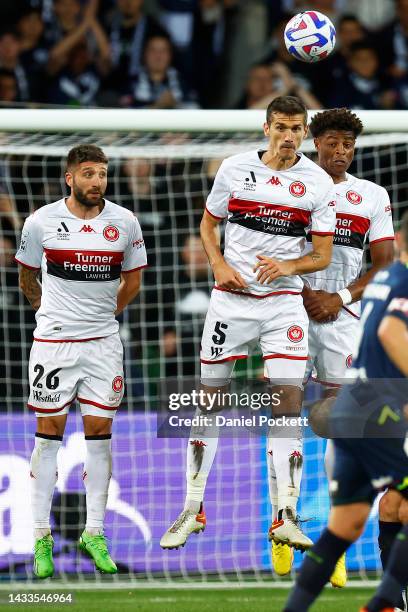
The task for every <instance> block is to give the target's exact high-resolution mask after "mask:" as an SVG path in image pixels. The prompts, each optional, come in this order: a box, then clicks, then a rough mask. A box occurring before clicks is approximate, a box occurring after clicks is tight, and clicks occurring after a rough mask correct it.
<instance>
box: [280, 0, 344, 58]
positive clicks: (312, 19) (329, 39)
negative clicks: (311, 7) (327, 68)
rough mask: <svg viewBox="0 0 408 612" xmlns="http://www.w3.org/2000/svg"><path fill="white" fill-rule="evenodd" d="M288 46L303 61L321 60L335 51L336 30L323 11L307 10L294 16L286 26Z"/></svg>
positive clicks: (285, 35)
mask: <svg viewBox="0 0 408 612" xmlns="http://www.w3.org/2000/svg"><path fill="white" fill-rule="evenodd" d="M284 37H285V44H286V48H287V50H288V51H289V53H290V54H291V55H293V57H296V59H298V60H301V61H302V62H320V60H322V59H324V58H325V57H327V56H328V55H330V53H331V52H332V51H333V49H334V46H335V44H336V30H335V27H334V25H333V24H332V22H331V21H330V19H329V18H328V17H326V15H323V13H318V12H317V11H305V12H304V13H299V14H298V15H295V16H294V17H292V19H291V20H290V21H289V22H288V24H287V25H286V28H285V34H284Z"/></svg>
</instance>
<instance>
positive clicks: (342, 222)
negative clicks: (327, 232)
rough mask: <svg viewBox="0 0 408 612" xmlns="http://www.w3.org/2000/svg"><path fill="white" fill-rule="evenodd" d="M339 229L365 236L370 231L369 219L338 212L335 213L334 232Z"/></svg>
mask: <svg viewBox="0 0 408 612" xmlns="http://www.w3.org/2000/svg"><path fill="white" fill-rule="evenodd" d="M339 228H348V229H350V230H351V231H352V232H357V233H358V234H366V233H367V232H368V230H369V229H370V219H367V218H366V217H360V216H359V215H350V214H349V213H341V212H338V213H336V230H337V229H339Z"/></svg>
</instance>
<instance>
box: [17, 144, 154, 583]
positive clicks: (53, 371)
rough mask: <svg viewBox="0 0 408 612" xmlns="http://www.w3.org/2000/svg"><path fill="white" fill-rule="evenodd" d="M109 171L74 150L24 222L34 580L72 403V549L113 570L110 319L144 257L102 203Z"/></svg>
mask: <svg viewBox="0 0 408 612" xmlns="http://www.w3.org/2000/svg"><path fill="white" fill-rule="evenodd" d="M107 169H108V160H107V158H106V156H105V154H104V153H103V151H102V150H101V149H100V148H99V147H96V146H93V145H80V146H77V147H74V148H73V149H71V151H70V152H69V153H68V158H67V170H66V174H65V179H66V182H67V185H68V186H69V187H70V189H71V194H70V196H69V197H68V198H62V199H60V200H58V201H57V202H54V203H52V204H48V205H47V206H43V207H42V208H40V209H39V210H37V211H36V212H35V213H34V214H33V215H31V216H30V217H28V219H27V220H26V222H25V224H24V228H23V232H22V237H21V244H20V248H19V250H18V252H17V255H16V260H17V261H18V263H19V264H21V266H20V287H21V289H22V291H23V293H24V294H25V296H26V297H27V299H28V300H29V302H30V303H31V305H32V307H33V308H34V309H35V310H36V311H37V314H36V320H37V327H36V329H35V331H34V342H33V346H32V349H31V354H30V362H29V380H30V397H29V401H28V407H29V408H30V409H31V410H33V411H35V414H36V416H37V432H36V434H35V446H34V450H33V453H32V456H31V464H30V470H31V471H30V476H31V503H32V512H33V519H34V539H35V546H34V573H35V574H36V575H37V576H38V577H39V578H47V577H49V576H52V575H53V572H54V563H53V557H52V550H53V545H54V542H53V538H52V535H51V530H50V510H51V502H52V496H53V491H54V487H55V484H56V481H57V453H58V450H59V448H60V446H61V443H62V437H63V434H64V430H65V423H66V420H67V414H68V410H69V407H70V405H71V404H72V402H74V401H75V400H78V402H79V404H80V406H81V412H82V417H83V423H84V433H85V441H86V450H87V454H86V459H85V465H84V474H83V480H84V484H85V489H86V506H87V518H86V526H85V530H84V532H83V534H82V536H81V538H80V541H79V545H80V548H81V549H82V550H83V551H85V552H87V553H88V554H89V555H90V556H91V557H92V559H93V560H94V562H95V566H96V567H97V568H98V569H99V570H100V571H102V572H107V573H111V574H113V573H116V571H117V568H116V565H115V563H114V562H113V561H112V559H111V557H110V555H109V552H108V549H107V544H106V540H105V537H104V535H103V521H104V515H105V509H106V503H107V497H108V486H109V481H110V477H111V464H112V461H111V426H112V419H113V417H114V415H115V413H116V410H117V408H118V407H119V405H120V402H121V400H122V396H123V390H124V383H123V347H122V343H121V341H120V338H119V333H118V328H119V325H118V322H117V321H116V320H115V314H119V313H120V312H121V311H122V310H123V309H124V308H125V307H126V306H127V304H129V303H130V302H131V301H132V300H133V299H134V298H135V296H136V295H137V294H138V292H139V288H140V281H141V268H143V267H145V265H146V251H145V247H144V242H143V237H142V232H141V229H140V226H139V223H138V221H137V219H136V218H135V217H134V216H133V214H132V213H130V212H129V211H128V210H126V209H124V208H122V207H120V206H118V205H117V204H114V203H113V202H109V201H108V200H106V199H104V197H103V196H104V193H105V191H106V185H107ZM40 272H41V285H40V283H39V273H40Z"/></svg>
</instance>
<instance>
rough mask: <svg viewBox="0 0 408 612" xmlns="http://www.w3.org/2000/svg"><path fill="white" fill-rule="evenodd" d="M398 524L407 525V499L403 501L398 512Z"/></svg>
mask: <svg viewBox="0 0 408 612" xmlns="http://www.w3.org/2000/svg"><path fill="white" fill-rule="evenodd" d="M398 519H399V522H400V523H402V524H403V525H407V524H408V499H403V500H402V502H401V505H400V507H399V511H398Z"/></svg>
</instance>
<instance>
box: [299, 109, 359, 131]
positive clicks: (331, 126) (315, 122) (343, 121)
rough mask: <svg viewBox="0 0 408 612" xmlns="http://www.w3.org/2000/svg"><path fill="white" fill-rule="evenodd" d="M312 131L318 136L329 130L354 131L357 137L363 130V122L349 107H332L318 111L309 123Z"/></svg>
mask: <svg viewBox="0 0 408 612" xmlns="http://www.w3.org/2000/svg"><path fill="white" fill-rule="evenodd" d="M309 129H310V132H311V134H312V136H313V137H314V138H317V137H319V136H321V135H322V134H324V133H325V132H327V131H328V130H339V131H342V132H353V134H354V136H355V138H357V136H359V135H360V134H361V132H362V131H363V124H362V122H361V121H360V119H359V118H358V117H357V115H356V114H355V113H352V112H351V111H349V109H348V108H331V109H330V110H326V111H323V112H322V113H317V114H316V115H315V116H314V117H313V119H312V121H311V122H310V125H309Z"/></svg>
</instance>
